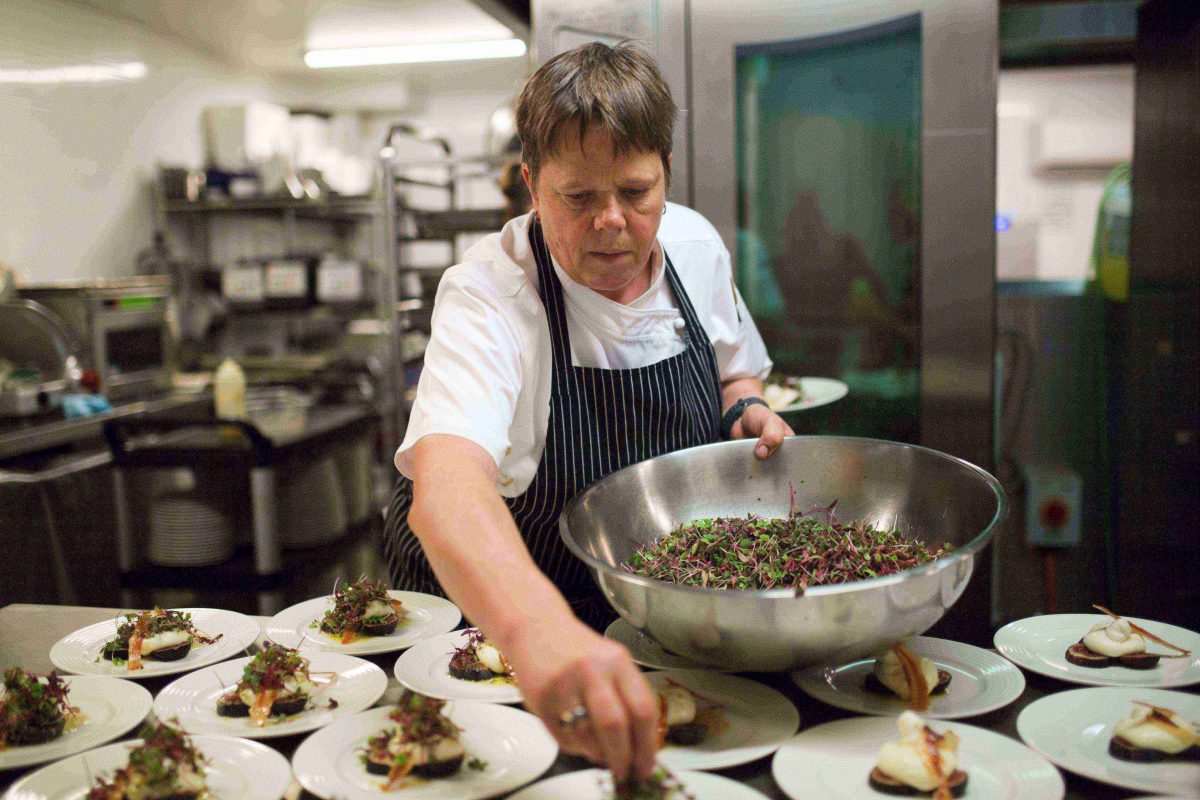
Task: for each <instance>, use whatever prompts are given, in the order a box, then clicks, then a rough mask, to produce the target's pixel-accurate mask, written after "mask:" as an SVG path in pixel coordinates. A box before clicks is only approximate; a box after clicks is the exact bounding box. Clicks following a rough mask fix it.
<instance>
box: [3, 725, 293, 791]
mask: <svg viewBox="0 0 1200 800" xmlns="http://www.w3.org/2000/svg"><path fill="white" fill-rule="evenodd" d="M190 738H191V740H192V744H194V745H195V747H196V749H197V750H198V751H199V752H200V754H201V755H202V756H204V758H205V759H206V761H207V762H208V763H207V765H206V767H205V784H206V785H207V787H208V789H209V792H210V793H211V796H212V797H214V798H220V800H279V798H281V797H283V794H284V792H286V791H287V788H288V784H289V783H291V779H292V770H291V768H290V767H289V766H288V762H287V759H286V758H284V757H283V756H282V755H280V754H279V753H278V752H276V751H275V750H273V749H271V748H270V747H267V746H266V745H263V744H259V743H258V742H248V741H246V740H245V739H235V738H231V737H227V736H192V737H190ZM141 743H142V740H141V739H133V740H131V741H128V742H118V743H116V744H110V745H108V746H107V747H101V748H98V749H96V750H90V751H88V752H86V753H80V754H79V755H75V756H72V757H71V758H66V759H63V760H62V761H58V762H56V763H54V764H51V765H50V766H48V767H43V768H42V769H39V770H38V771H37V772H32V773H30V774H29V775H26V776H25V777H23V778H21V779H20V780H19V781H17V782H16V783H14V784H13V785H12V787H11V788H10V789H9V790H8V794H6V795H5V796H4V797H5V799H6V800H79V799H80V798H82V797H85V796H86V795H87V792H88V790H89V789H90V788H91V787H92V786H95V785H96V782H97V781H99V780H102V779H105V778H107V777H109V776H110V775H111V774H112V773H113V772H115V771H116V770H118V769H121V768H123V767H125V766H126V765H127V764H128V763H129V752H130V750H132V749H133V748H134V747H136V746H138V745H140V744H141Z"/></svg>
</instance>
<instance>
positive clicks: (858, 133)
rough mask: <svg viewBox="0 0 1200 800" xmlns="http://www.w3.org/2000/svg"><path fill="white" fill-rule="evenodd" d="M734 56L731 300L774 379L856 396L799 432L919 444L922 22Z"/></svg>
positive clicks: (916, 18)
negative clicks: (735, 291) (831, 384)
mask: <svg viewBox="0 0 1200 800" xmlns="http://www.w3.org/2000/svg"><path fill="white" fill-rule="evenodd" d="M735 55H736V78H737V86H736V91H737V97H736V109H737V175H738V187H737V188H738V231H737V280H738V284H739V288H740V289H741V292H742V294H743V297H744V299H745V301H746V303H747V305H748V306H749V307H750V310H751V312H752V313H753V315H754V318H755V320H756V322H757V323H758V325H759V328H760V330H761V331H762V333H763V336H764V338H765V339H766V341H767V345H768V347H769V348H770V351H771V356H772V358H773V359H774V360H775V362H776V366H777V369H778V370H779V371H781V372H784V373H786V374H789V375H805V376H809V375H811V376H827V377H834V378H838V379H840V380H843V381H845V382H846V383H847V384H848V385H849V387H850V393H849V395H848V396H847V397H846V399H844V400H842V401H841V402H840V403H838V404H835V405H834V406H832V407H830V408H829V410H828V411H827V412H824V413H823V414H820V415H813V414H812V413H811V412H806V414H807V416H803V417H801V418H799V419H795V420H794V422H796V423H799V424H798V425H795V427H797V430H798V432H816V431H815V429H814V428H813V427H812V426H813V425H817V426H819V427H820V429H822V430H823V431H824V432H834V433H842V434H851V435H862V436H875V437H880V438H885V439H892V440H898V441H910V442H915V441H917V440H918V434H919V430H918V413H919V398H920V373H919V367H920V353H919V349H918V345H919V330H920V309H919V302H918V301H919V291H920V263H919V256H920V241H919V238H920V230H921V212H920V209H921V163H920V157H921V133H922V131H921V20H920V15H916V14H914V15H911V16H908V17H904V18H901V19H897V20H892V21H888V22H884V23H881V24H876V25H872V26H869V27H865V28H859V29H856V30H852V31H846V32H841V33H837V34H833V35H826V36H819V37H814V38H807V39H796V40H791V41H784V42H770V43H763V44H752V45H738V46H737V47H736V51H735Z"/></svg>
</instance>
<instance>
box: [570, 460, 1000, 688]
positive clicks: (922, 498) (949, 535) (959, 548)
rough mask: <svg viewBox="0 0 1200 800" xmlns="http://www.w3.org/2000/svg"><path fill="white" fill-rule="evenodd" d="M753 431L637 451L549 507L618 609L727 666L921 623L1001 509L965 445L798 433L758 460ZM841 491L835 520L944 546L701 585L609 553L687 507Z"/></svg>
mask: <svg viewBox="0 0 1200 800" xmlns="http://www.w3.org/2000/svg"><path fill="white" fill-rule="evenodd" d="M754 444H755V443H754V441H753V440H742V441H735V442H722V443H720V444H712V445H704V446H701V447H694V448H691V449H688V450H680V451H678V452H675V453H670V454H667V455H664V456H659V457H658V458H653V459H650V460H649V461H643V462H641V463H639V464H634V465H632V466H630V467H627V468H625V469H623V470H620V471H618V472H615V473H613V474H612V475H609V476H607V477H606V478H604V479H603V480H601V481H598V482H597V483H596V484H595V485H593V486H591V487H589V488H588V489H586V490H584V491H583V492H580V493H579V495H577V496H576V497H575V499H574V500H572V502H571V503H570V504H569V505H568V506H567V508H566V509H565V510H564V512H563V515H562V517H561V519H560V521H559V528H560V532H561V534H562V537H563V540H564V541H565V542H566V545H567V547H568V548H570V550H571V552H572V553H574V554H575V555H576V556H578V557H579V558H581V559H583V561H584V562H586V563H587V565H588V566H589V567H590V568H591V571H592V575H593V576H594V577H595V579H596V582H597V584H599V586H600V589H601V591H602V592H603V593H604V596H605V597H606V598H607V599H608V601H609V603H611V604H612V606H613V608H615V609H616V610H617V612H618V613H620V615H621V616H622V617H624V618H625V619H626V620H627V621H628V622H629V623H630V624H632V625H633V626H634V627H636V628H638V629H640V630H642V631H645V632H646V633H647V634H649V635H650V636H651V637H653V638H654V639H655V640H656V641H657V642H658V643H659V644H661V645H662V646H663V647H665V648H667V649H668V650H671V651H674V652H676V653H679V654H680V655H684V656H687V657H688V658H692V659H695V660H696V661H701V662H704V663H706V664H713V665H716V666H720V667H726V668H731V669H737V670H762V671H776V670H789V669H796V668H799V667H804V666H808V665H811V664H817V663H831V662H841V661H844V660H849V659H853V658H856V657H858V656H862V655H865V654H868V653H870V652H872V651H874V650H876V649H878V648H881V647H883V646H885V645H886V643H888V642H891V641H895V640H897V639H901V638H903V637H906V636H911V635H916V634H919V633H923V632H924V631H926V630H928V629H929V628H930V627H931V626H932V625H933V624H934V623H935V622H937V621H938V619H940V618H941V616H942V615H943V614H944V613H945V612H946V610H947V609H948V608H950V607H951V606H952V605H954V603H955V601H956V600H958V598H959V596H961V595H962V592H963V590H964V589H965V588H966V586H967V581H968V580H970V578H971V573H972V571H973V569H974V566H975V559H976V558H978V557H979V554H980V551H981V550H982V549H983V547H984V546H985V545H986V544H987V543H988V541H989V540H991V538H992V536H993V535H994V534H995V532H996V529H997V527H998V526H999V525H1000V524H1001V523H1002V522H1003V521H1004V517H1005V515H1006V514H1007V512H1008V501H1007V498H1006V497H1005V494H1004V490H1003V489H1001V488H1000V484H999V482H998V481H997V480H996V479H995V478H993V477H992V476H991V475H989V474H987V473H986V472H984V471H983V470H981V469H979V468H978V467H976V466H974V465H972V464H969V463H967V462H966V461H962V460H961V459H957V458H954V457H952V456H948V455H946V454H944V453H939V452H937V451H936V450H930V449H928V448H924V447H917V446H914V445H906V444H897V443H895V442H884V441H877V440H874V439H856V438H849V437H838V436H797V437H793V438H790V439H788V440H787V441H786V442H784V444H783V446H782V447H780V449H779V451H778V452H777V453H775V455H774V456H772V457H771V458H769V459H767V460H766V461H759V460H758V459H756V458H755V457H754ZM789 486H790V487H792V488H794V489H795V492H796V507H797V508H798V509H808V508H811V507H814V506H827V505H829V504H830V503H831V502H833V501H834V500H836V501H837V516H838V519H839V520H845V521H849V520H857V519H869V520H872V521H873V522H875V524H876V525H877V526H880V527H883V528H887V529H892V528H895V529H897V530H899V531H901V532H903V533H904V534H906V535H907V536H909V537H915V538H919V539H922V540H924V541H925V542H926V543H928V544H931V545H932V544H941V543H943V542H946V543H949V544H950V545H952V546H953V547H954V551H953V552H952V553H951V554H950V555H948V556H946V557H944V558H940V559H938V560H937V561H935V562H933V563H931V564H928V565H925V566H923V567H919V568H917V569H912V570H907V571H905V572H902V573H899V574H896V575H889V576H887V577H882V578H873V579H871V580H865V581H856V582H854V583H846V584H840V585H836V586H817V587H813V588H811V589H808V590H807V591H805V592H803V594H801V595H800V596H797V595H796V593H795V592H794V591H792V590H786V589H785V590H779V589H775V590H770V591H736V590H727V589H701V588H695V587H690V586H679V585H677V584H673V583H668V582H664V581H658V580H652V579H649V578H643V577H641V576H638V575H634V574H632V573H630V572H627V571H625V570H623V569H622V568H621V567H620V566H619V565H620V564H622V563H623V562H625V561H627V560H628V559H629V556H630V555H631V554H632V553H633V551H634V550H635V549H636V548H637V547H638V546H641V545H645V544H649V543H651V542H654V541H656V540H657V539H659V538H661V537H662V536H663V535H664V534H666V533H668V532H670V531H672V530H674V529H675V528H677V527H678V526H680V525H682V524H685V523H688V522H691V521H693V520H696V519H702V518H706V517H717V516H739V517H745V516H748V515H750V514H758V515H760V516H770V517H784V516H787V513H788V508H789V505H788V504H789Z"/></svg>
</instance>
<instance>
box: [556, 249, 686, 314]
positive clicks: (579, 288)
mask: <svg viewBox="0 0 1200 800" xmlns="http://www.w3.org/2000/svg"><path fill="white" fill-rule="evenodd" d="M549 249H550V248H549V247H547V248H546V250H547V251H549ZM650 261H651V264H650V270H651V273H650V285H649V286H648V287H646V291H644V292H643V293H642V294H640V295H638V297H637V298H636V299H635V300H633V301H632V302H630V303H628V304H625V303H618V302H617V301H616V300H610V299H609V298H607V297H605V296H604V295H602V294H600V293H599V292H597V291H596V290H595V289H591V288H589V287H587V286H584V285H583V284H582V283H579V282H578V281H576V280H575V279H574V278H572V277H571V276H570V275H568V274H567V271H566V270H565V269H563V268H562V267H561V266H559V264H558V259H556V258H555V257H554V255H553V254H551V255H550V263H551V264H553V265H554V271H555V272H556V273H558V279H559V281H561V282H562V285H563V291H565V292H567V293H568V294H570V295H571V296H572V297H573V298H580V299H582V298H584V297H587V296H588V295H591V296H592V298H594V300H595V301H596V302H598V303H601V304H604V303H610V304H612V305H614V306H618V307H620V308H633V309H641V308H645V307H646V306H648V305H650V303H651V302H652V301H653V300H654V298H655V297H656V296H657V295H658V290H659V287H661V286H662V281H663V272H664V270H663V257H662V245H660V244H659V243H658V242H657V241H655V242H654V249H653V250H651V251H650Z"/></svg>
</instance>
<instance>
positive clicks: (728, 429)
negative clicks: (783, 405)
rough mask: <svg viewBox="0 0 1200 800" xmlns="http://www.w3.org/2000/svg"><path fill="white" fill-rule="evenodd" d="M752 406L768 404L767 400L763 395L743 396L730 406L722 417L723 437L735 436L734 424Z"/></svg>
mask: <svg viewBox="0 0 1200 800" xmlns="http://www.w3.org/2000/svg"><path fill="white" fill-rule="evenodd" d="M750 406H766V407H767V408H770V406H768V405H767V401H766V400H763V399H762V398H761V397H743V398H742V399H741V400H738V401H737V402H736V403H734V404H733V405H731V406H730V407H729V410H728V411H726V412H725V415H724V416H722V417H721V438H722V439H728V438H730V437H731V436H733V426H734V425H736V424H737V421H738V420H739V419H741V418H742V414H745V413H746V409H747V408H749V407H750Z"/></svg>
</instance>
